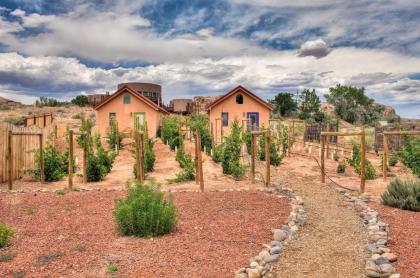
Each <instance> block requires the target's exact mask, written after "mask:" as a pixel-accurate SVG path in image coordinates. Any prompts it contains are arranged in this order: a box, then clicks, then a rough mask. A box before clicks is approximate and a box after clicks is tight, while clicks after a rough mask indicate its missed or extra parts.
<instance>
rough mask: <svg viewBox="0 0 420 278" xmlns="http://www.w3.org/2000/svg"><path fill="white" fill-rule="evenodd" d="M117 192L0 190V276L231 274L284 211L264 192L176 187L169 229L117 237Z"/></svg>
mask: <svg viewBox="0 0 420 278" xmlns="http://www.w3.org/2000/svg"><path fill="white" fill-rule="evenodd" d="M123 194H124V193H123V192H117V191H113V192H105V191H90V192H70V193H66V194H65V195H63V196H61V195H57V194H55V193H36V194H35V193H20V194H2V195H0V219H1V221H3V222H5V223H6V224H7V225H11V226H13V227H14V228H15V230H16V235H15V237H14V238H13V240H12V245H11V246H9V247H7V248H4V249H2V250H1V251H0V255H7V254H12V255H14V256H15V257H14V258H13V259H12V260H11V261H7V262H0V277H12V276H15V277H16V276H17V275H19V274H20V275H21V274H24V275H25V277H40V276H41V277H45V276H51V277H86V276H87V277H106V276H109V275H110V273H107V271H108V267H107V266H108V265H109V264H112V265H115V266H117V268H118V271H117V272H116V273H115V274H116V275H118V276H120V275H123V276H125V277H232V275H233V272H234V271H235V270H236V269H238V268H239V267H242V266H244V265H246V264H248V263H249V258H251V257H253V256H255V255H256V254H257V253H258V252H259V251H261V249H262V247H261V244H263V243H268V242H270V241H271V229H272V228H276V227H280V226H281V224H282V223H283V221H284V219H285V218H286V217H287V216H288V214H289V205H288V199H287V198H281V197H280V198H279V197H278V196H277V195H274V194H269V193H265V192H255V191H254V192H213V193H211V192H207V193H176V194H174V201H175V203H176V205H177V206H178V209H179V213H180V217H179V222H178V225H177V229H176V231H174V232H173V233H171V234H169V235H166V236H163V237H159V238H152V239H139V238H134V237H122V236H119V235H118V234H117V232H116V227H115V222H114V220H113V217H112V210H113V208H114V198H115V197H118V196H122V195H123Z"/></svg>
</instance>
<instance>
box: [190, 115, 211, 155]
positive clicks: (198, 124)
mask: <svg viewBox="0 0 420 278" xmlns="http://www.w3.org/2000/svg"><path fill="white" fill-rule="evenodd" d="M209 124H210V120H209V117H208V115H194V116H192V117H191V118H190V120H189V126H190V128H191V131H192V132H195V131H196V130H199V131H200V138H201V150H203V151H204V149H205V150H206V153H207V154H210V152H211V148H212V139H211V134H210V130H209Z"/></svg>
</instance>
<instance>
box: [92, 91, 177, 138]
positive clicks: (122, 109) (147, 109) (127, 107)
mask: <svg viewBox="0 0 420 278" xmlns="http://www.w3.org/2000/svg"><path fill="white" fill-rule="evenodd" d="M95 110H96V125H97V127H98V130H99V133H100V134H101V135H102V136H105V135H106V133H107V132H108V131H109V129H110V123H111V121H112V120H116V121H117V123H118V129H119V130H120V131H124V132H131V131H132V130H133V129H135V128H138V127H140V126H141V125H143V124H145V123H147V129H148V135H149V137H155V136H156V132H157V130H158V127H159V124H160V122H161V120H162V118H163V116H165V115H168V114H169V113H168V111H166V110H165V109H163V108H162V107H160V106H158V105H157V104H156V103H154V102H153V101H151V100H150V99H148V98H147V97H145V96H143V95H142V94H140V93H138V92H137V91H135V90H133V89H131V88H130V87H129V86H121V87H120V88H119V89H118V90H117V91H116V92H115V93H114V94H112V95H111V96H110V97H108V98H107V99H106V100H104V101H103V102H101V103H100V104H98V105H97V106H96V107H95Z"/></svg>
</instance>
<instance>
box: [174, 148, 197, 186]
mask: <svg viewBox="0 0 420 278" xmlns="http://www.w3.org/2000/svg"><path fill="white" fill-rule="evenodd" d="M175 158H176V160H177V161H178V163H179V166H180V167H181V168H182V171H181V172H180V173H177V174H176V178H175V179H174V182H183V181H189V180H193V179H195V163H194V159H193V158H192V156H191V155H190V154H187V153H185V151H184V148H183V146H181V147H180V148H178V149H177V151H176V156H175Z"/></svg>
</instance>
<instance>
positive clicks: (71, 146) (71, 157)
mask: <svg viewBox="0 0 420 278" xmlns="http://www.w3.org/2000/svg"><path fill="white" fill-rule="evenodd" d="M68 185H69V189H72V188H73V130H69V178H68Z"/></svg>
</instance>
